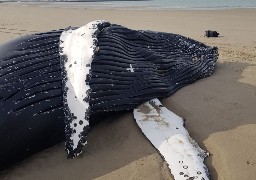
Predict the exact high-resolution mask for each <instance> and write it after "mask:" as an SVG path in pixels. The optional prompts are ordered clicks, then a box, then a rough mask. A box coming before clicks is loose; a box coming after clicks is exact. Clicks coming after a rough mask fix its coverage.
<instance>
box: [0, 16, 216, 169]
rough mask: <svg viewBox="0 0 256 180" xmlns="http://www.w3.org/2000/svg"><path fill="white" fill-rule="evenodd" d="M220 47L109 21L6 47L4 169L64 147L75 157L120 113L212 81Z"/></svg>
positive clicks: (1, 85)
mask: <svg viewBox="0 0 256 180" xmlns="http://www.w3.org/2000/svg"><path fill="white" fill-rule="evenodd" d="M217 58H218V51H217V48H216V47H209V46H206V45H205V44H203V43H200V42H198V41H195V40H192V39H190V38H187V37H184V36H181V35H178V34H172V33H163V32H154V31H144V30H131V29H129V28H126V27H123V26H120V25H117V24H111V23H109V22H107V21H93V22H91V23H88V24H87V25H85V26H83V27H80V28H76V27H73V28H72V27H70V28H67V29H62V30H57V31H50V32H45V33H38V34H32V35H27V36H24V37H20V38H17V39H14V40H12V41H10V42H7V43H5V44H2V45H0V116H1V118H0V143H1V148H0V169H3V168H6V167H7V166H9V165H11V164H13V163H15V162H17V161H20V160H22V159H24V158H26V157H28V156H30V155H32V154H35V153H37V152H39V151H41V150H43V149H46V148H48V147H51V146H53V145H55V144H57V143H59V142H61V141H63V140H65V141H66V151H67V153H68V157H69V158H74V157H76V156H78V155H79V154H80V153H81V152H82V148H83V146H84V145H85V144H86V136H87V134H88V132H89V129H90V127H91V126H92V125H94V124H95V123H97V122H99V121H101V120H102V119H104V118H106V117H107V116H109V115H112V114H115V113H117V112H122V111H127V110H132V109H134V108H136V107H137V106H138V105H140V104H142V103H144V102H146V101H149V100H151V99H153V98H164V97H168V96H170V95H172V94H173V93H175V92H176V91H177V90H179V89H180V88H182V87H184V86H186V85H188V84H191V83H193V82H195V81H197V80H199V79H201V78H204V77H208V76H210V75H211V74H212V73H213V71H214V68H215V65H216V61H217Z"/></svg>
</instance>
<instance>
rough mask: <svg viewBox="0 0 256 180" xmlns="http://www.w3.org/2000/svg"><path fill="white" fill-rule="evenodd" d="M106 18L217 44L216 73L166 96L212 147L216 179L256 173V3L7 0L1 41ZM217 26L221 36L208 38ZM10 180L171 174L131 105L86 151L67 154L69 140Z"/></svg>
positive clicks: (1, 9) (6, 174)
mask: <svg viewBox="0 0 256 180" xmlns="http://www.w3.org/2000/svg"><path fill="white" fill-rule="evenodd" d="M98 19H105V20H107V21H109V22H111V23H116V24H121V25H123V26H126V27H129V28H131V29H143V30H154V31H161V32H170V33H176V34H181V35H183V36H186V37H190V38H192V39H195V40H198V41H200V42H203V43H205V44H207V45H209V46H217V47H218V49H219V59H218V64H217V67H216V69H215V72H214V74H213V75H212V76H210V77H208V78H205V79H202V80H199V81H197V82H195V83H194V84H191V85H189V86H186V87H184V88H182V89H180V90H179V91H178V92H176V93H175V94H174V95H172V96H171V97H169V98H165V99H162V100H161V102H162V103H163V104H164V105H165V106H166V107H167V108H168V109H170V110H171V111H173V112H174V113H176V114H177V115H179V116H181V117H183V118H185V119H186V129H187V130H188V132H189V133H190V136H191V137H192V138H194V139H195V140H196V141H197V142H198V144H199V145H200V146H201V147H202V148H203V149H204V150H207V151H208V152H209V153H210V157H208V158H206V161H205V162H206V165H207V167H208V168H209V171H210V173H211V178H212V179H213V180H215V179H221V180H222V179H223V180H224V179H225V180H229V179H232V180H241V179H246V180H250V179H255V177H256V153H255V149H256V141H255V137H256V111H255V104H256V31H255V29H256V24H255V22H256V9H250V8H246V9H227V10H148V9H147V10H133V9H127V10H125V9H122V10H120V9H93V8H86V7H79V8H75V7H72V8H68V7H65V8H60V7H40V6H36V5H30V6H21V5H15V4H5V3H1V4H0V43H4V42H7V41H8V40H11V39H13V38H16V37H19V36H21V35H26V34H32V33H36V32H44V31H50V30H54V29H61V28H67V27H69V26H73V27H80V26H83V25H85V24H87V23H88V22H90V21H93V20H98ZM206 30H216V31H218V32H219V33H220V37H218V38H206V37H204V31H206ZM0 179H4V180H7V179H9V180H34V179H37V180H44V179H48V180H59V179H60V180H69V179H74V180H80V179H83V180H84V179H97V180H105V179H109V180H119V179H148V180H155V179H161V180H165V179H172V176H171V173H170V172H169V170H168V167H167V164H166V163H165V161H164V160H163V159H162V158H161V156H160V155H159V154H158V152H157V151H156V150H155V148H154V147H153V146H152V145H151V144H150V142H149V141H148V140H147V139H146V138H145V137H144V135H143V133H142V132H141V131H140V129H139V128H138V126H137V125H136V123H135V120H134V118H133V115H132V112H129V113H125V114H122V115H118V116H115V117H112V118H109V119H107V120H105V121H103V122H101V123H99V124H97V125H96V126H94V127H93V128H92V130H91V132H90V133H89V136H88V144H87V145H86V147H85V148H84V153H83V154H82V155H81V156H80V157H78V158H76V159H72V160H70V159H67V158H66V152H65V151H64V142H63V143H60V144H58V145H56V146H54V147H52V148H49V149H47V150H44V151H42V152H39V153H38V154H35V155H33V156H32V157H30V158H28V159H26V160H24V161H22V162H21V163H18V164H17V165H16V166H14V167H11V168H9V169H7V170H5V171H2V172H0Z"/></svg>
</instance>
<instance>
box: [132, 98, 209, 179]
mask: <svg viewBox="0 0 256 180" xmlns="http://www.w3.org/2000/svg"><path fill="white" fill-rule="evenodd" d="M133 115H134V118H135V119H136V122H137V124H138V125H139V127H140V129H141V130H142V132H143V133H144V134H145V136H146V137H147V138H148V139H149V140H150V142H151V143H152V144H153V145H154V146H155V148H156V149H157V150H158V151H159V153H160V154H161V155H162V156H163V158H164V159H165V160H166V162H167V163H168V166H169V168H170V170H171V173H172V175H173V176H174V178H175V180H185V179H200V180H201V179H204V180H206V179H209V173H208V170H207V168H206V166H205V165H204V163H203V161H204V159H205V157H207V156H208V153H206V152H205V151H204V150H202V149H201V148H200V147H199V146H198V144H197V143H196V141H195V140H193V139H192V138H191V137H190V136H189V134H188V132H187V130H186V129H185V128H184V126H183V125H184V121H183V119H182V118H181V117H179V116H177V115H176V114H174V113H173V112H171V111H169V110H168V109H167V108H165V107H164V106H163V105H162V104H161V102H160V101H159V100H158V99H153V100H150V101H148V102H146V103H144V104H142V105H140V106H139V107H137V108H135V109H134V111H133Z"/></svg>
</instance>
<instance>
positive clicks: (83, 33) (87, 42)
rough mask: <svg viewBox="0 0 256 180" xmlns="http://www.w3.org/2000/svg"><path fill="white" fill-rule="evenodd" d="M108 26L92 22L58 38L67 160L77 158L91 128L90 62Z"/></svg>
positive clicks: (103, 23)
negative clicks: (99, 34)
mask: <svg viewBox="0 0 256 180" xmlns="http://www.w3.org/2000/svg"><path fill="white" fill-rule="evenodd" d="M109 25H110V24H109V23H107V22H106V21H93V22H90V23H88V24H87V25H85V26H83V27H81V28H78V29H75V30H74V29H67V30H66V31H63V33H62V34H61V37H60V59H61V73H62V78H63V81H62V83H63V88H64V95H63V99H64V113H65V124H66V128H65V133H66V151H67V154H68V158H74V157H76V156H78V155H79V154H80V153H81V152H82V148H83V146H84V145H85V144H86V138H87V134H88V131H89V128H90V126H89V116H90V105H89V99H90V91H91V88H90V86H89V79H90V77H91V62H92V60H93V57H94V52H95V51H96V50H97V48H96V43H97V34H98V33H99V32H100V31H101V30H102V29H103V28H104V27H106V26H109Z"/></svg>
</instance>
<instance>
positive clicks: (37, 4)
mask: <svg viewBox="0 0 256 180" xmlns="http://www.w3.org/2000/svg"><path fill="white" fill-rule="evenodd" d="M0 3H3V4H8V5H16V6H32V7H41V8H68V9H72V8H74V9H84V8H86V9H91V10H134V11H143V10H156V11H170V10H171V11H217V10H235V9H256V6H255V7H254V6H251V7H249V6H248V7H240V6H234V7H227V6H223V7H222V6H220V7H164V6H130V5H126V6H125V5H123V6H122V5H120V6H118V5H103V4H98V5H92V4H89V3H90V2H0ZM94 4H95V3H94ZM96 4H97V2H96Z"/></svg>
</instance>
